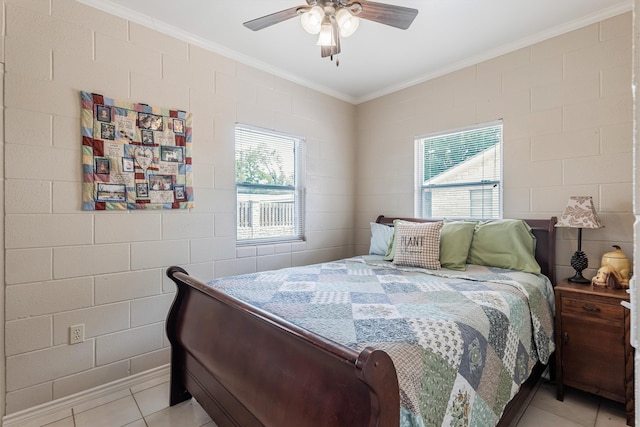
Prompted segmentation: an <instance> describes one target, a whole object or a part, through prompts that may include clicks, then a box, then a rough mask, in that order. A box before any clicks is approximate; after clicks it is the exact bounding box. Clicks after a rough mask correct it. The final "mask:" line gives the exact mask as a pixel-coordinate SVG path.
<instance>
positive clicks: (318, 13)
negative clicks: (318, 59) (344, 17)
mask: <svg viewBox="0 0 640 427" xmlns="http://www.w3.org/2000/svg"><path fill="white" fill-rule="evenodd" d="M323 17H324V10H323V9H322V8H321V7H320V6H314V7H312V8H311V9H309V10H308V11H306V12H305V13H303V14H302V16H301V17H300V23H301V24H302V28H304V30H305V31H306V32H307V33H309V34H318V33H319V32H320V28H321V26H322V20H323Z"/></svg>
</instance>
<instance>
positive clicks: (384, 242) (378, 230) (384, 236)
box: [369, 222, 393, 255]
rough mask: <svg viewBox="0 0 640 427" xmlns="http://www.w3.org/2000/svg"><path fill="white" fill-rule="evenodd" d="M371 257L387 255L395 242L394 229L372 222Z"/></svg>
mask: <svg viewBox="0 0 640 427" xmlns="http://www.w3.org/2000/svg"><path fill="white" fill-rule="evenodd" d="M370 225H371V243H370V245H369V255H386V253H387V251H388V250H389V246H390V245H391V241H392V240H393V227H390V226H388V225H384V224H378V223H377V222H371V223H370Z"/></svg>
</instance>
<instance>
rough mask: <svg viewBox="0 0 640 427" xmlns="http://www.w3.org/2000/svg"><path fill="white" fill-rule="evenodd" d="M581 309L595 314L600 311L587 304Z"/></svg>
mask: <svg viewBox="0 0 640 427" xmlns="http://www.w3.org/2000/svg"><path fill="white" fill-rule="evenodd" d="M582 308H584V309H585V310H587V311H590V312H592V313H597V312H599V311H600V309H599V308H598V307H594V306H592V305H589V304H585V305H583V306H582Z"/></svg>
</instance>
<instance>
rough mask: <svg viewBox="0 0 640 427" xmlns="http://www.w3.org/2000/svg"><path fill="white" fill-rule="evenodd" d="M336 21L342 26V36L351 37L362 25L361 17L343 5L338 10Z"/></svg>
mask: <svg viewBox="0 0 640 427" xmlns="http://www.w3.org/2000/svg"><path fill="white" fill-rule="evenodd" d="M336 21H338V26H339V27H340V35H341V36H342V37H349V36H350V35H352V34H353V33H355V32H356V30H357V29H358V25H360V18H358V17H357V16H354V15H352V14H351V12H349V10H348V9H346V8H344V7H341V8H340V9H338V11H337V12H336Z"/></svg>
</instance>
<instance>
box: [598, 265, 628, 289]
mask: <svg viewBox="0 0 640 427" xmlns="http://www.w3.org/2000/svg"><path fill="white" fill-rule="evenodd" d="M621 281H622V277H621V276H620V273H618V272H617V271H616V270H614V269H613V268H611V266H609V265H603V266H602V267H600V268H599V269H598V274H596V275H595V276H594V277H593V279H591V284H592V285H593V286H604V287H607V288H613V289H620V288H622V283H621ZM628 285H629V284H628V282H627V286H628Z"/></svg>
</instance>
